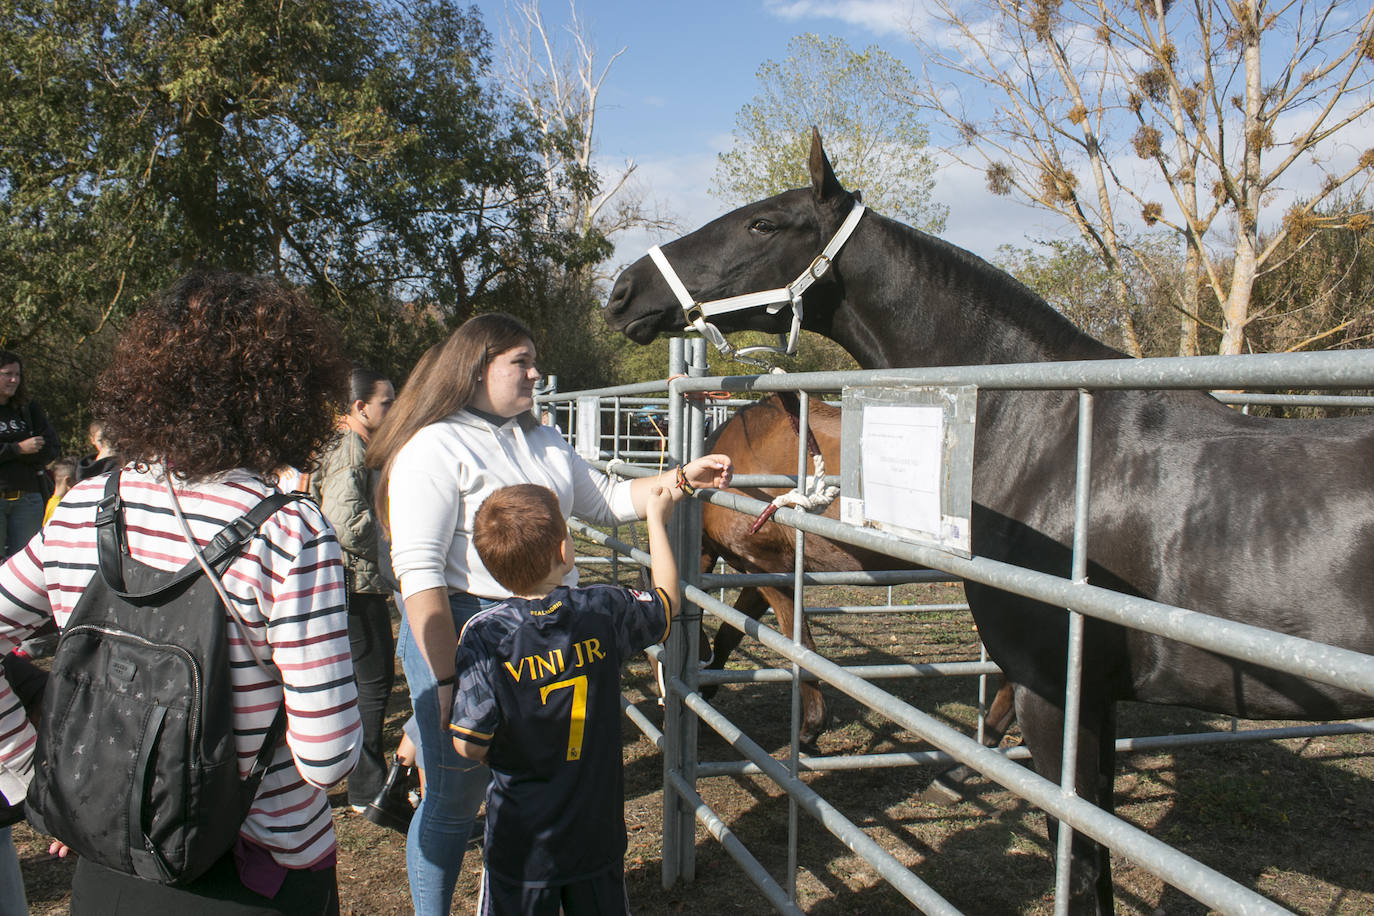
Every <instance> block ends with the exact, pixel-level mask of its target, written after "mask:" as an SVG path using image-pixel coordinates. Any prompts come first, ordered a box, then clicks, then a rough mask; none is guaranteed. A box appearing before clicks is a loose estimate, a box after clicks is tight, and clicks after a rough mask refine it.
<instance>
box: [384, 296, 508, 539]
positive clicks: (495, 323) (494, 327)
mask: <svg viewBox="0 0 1374 916" xmlns="http://www.w3.org/2000/svg"><path fill="white" fill-rule="evenodd" d="M527 340H534V335H533V334H531V333H530V329H529V328H527V327H525V325H524V324H523V323H521V321H520V320H519V319H518V318H514V317H512V316H510V315H507V314H506V313H505V312H488V313H486V314H484V315H477V316H476V317H474V318H469V319H468V320H467V321H465V322H463V324H462V325H461V326H459V328H458V329H457V330H456V331H454V332H453V333H452V334H450V335H449V336H448V339H446V340H445V341H444V342H443V343H438V344H435V345H434V346H432V347H430V348H429V349H428V350H426V351H425V353H424V355H423V356H421V357H420V359H419V361H418V362H416V363H415V368H413V369H411V370H410V375H409V376H408V377H407V378H406V382H405V385H404V386H403V387H402V388H401V392H400V394H398V395H397V396H396V403H395V404H393V405H392V407H391V410H390V411H388V412H387V415H386V419H384V420H383V421H382V426H381V428H380V429H378V430H377V432H376V433H374V434H373V435H372V438H371V439H370V440H369V441H368V444H367V466H368V467H370V468H380V469H381V473H380V474H379V475H378V476H379V478H380V479H379V480H378V482H377V493H376V505H375V509H376V516H377V522H378V524H379V525H381V527H382V531H383V532H384V533H385V534H386V536H387V537H390V536H391V502H390V498H389V489H390V487H389V484H390V478H391V466H392V464H393V463H394V462H395V460H396V455H397V454H398V453H399V452H400V451H401V448H402V447H403V446H404V445H405V444H406V443H407V442H409V441H410V440H411V438H412V437H413V436H414V435H415V434H416V433H418V432H419V431H420V430H422V429H424V428H425V427H426V426H429V425H430V424H431V423H437V422H438V421H440V420H442V419H444V417H447V416H451V415H452V414H455V413H457V412H458V411H459V410H462V409H463V408H464V407H466V406H468V405H469V404H471V403H472V398H473V395H475V394H476V393H477V386H478V384H480V382H481V378H482V374H483V373H484V372H485V371H486V368H487V366H488V365H489V364H490V363H491V361H492V360H493V359H495V358H496V357H497V356H499V355H500V354H502V353H504V352H506V351H507V350H509V349H511V348H512V347H517V346H519V345H520V344H522V343H524V342H525V341H527Z"/></svg>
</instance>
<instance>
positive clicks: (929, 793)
mask: <svg viewBox="0 0 1374 916" xmlns="http://www.w3.org/2000/svg"><path fill="white" fill-rule="evenodd" d="M918 800H919V801H922V802H925V803H926V804H927V805H939V806H940V807H942V808H952V807H954V806H955V805H957V804H959V803H960V802H962V801H963V800H964V794H963V793H962V792H960V791H959V790H958V789H956V788H955V787H954V786H951V785H950V784H949V783H947V782H945V781H944V780H943V779H940V778H939V777H938V776H937V777H936V778H935V779H933V780H931V782H930V785H928V786H926V790H925V791H924V792H922V793H921V795H920V798H919V799H918Z"/></svg>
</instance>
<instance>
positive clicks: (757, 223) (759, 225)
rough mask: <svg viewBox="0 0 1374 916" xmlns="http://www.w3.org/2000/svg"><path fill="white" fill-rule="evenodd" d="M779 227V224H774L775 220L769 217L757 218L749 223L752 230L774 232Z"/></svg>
mask: <svg viewBox="0 0 1374 916" xmlns="http://www.w3.org/2000/svg"><path fill="white" fill-rule="evenodd" d="M777 228H778V227H777V226H775V225H773V221H772V220H768V219H756V220H754V221H753V222H752V223H750V224H749V231H750V232H760V233H762V232H772V231H773V230H775V229H777Z"/></svg>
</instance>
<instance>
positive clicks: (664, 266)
mask: <svg viewBox="0 0 1374 916" xmlns="http://www.w3.org/2000/svg"><path fill="white" fill-rule="evenodd" d="M863 215H864V205H863V204H861V203H859V202H858V201H855V202H854V207H853V209H851V210H850V211H849V215H848V216H846V217H845V219H844V222H843V223H842V224H841V225H840V228H839V229H838V230H836V232H835V235H834V236H833V237H832V238H831V239H830V242H829V243H828V244H827V245H826V246H825V248H824V250H822V251H821V253H820V254H818V255H816V257H815V259H814V260H812V262H811V263H810V264H809V265H807V268H806V270H804V271H802V272H801V275H800V276H799V277H797V279H795V280H793V281H792V282H791V283H789V284H787V285H786V286H784V287H781V288H779V289H768V290H763V291H762V292H757V293H745V294H743V295H740V296H731V297H729V298H728V299H713V300H711V301H710V302H697V301H695V300H694V299H693V298H692V295H691V294H690V293H689V292H687V287H686V286H684V285H683V283H682V281H681V280H680V279H678V275H677V272H676V271H674V270H673V265H671V264H669V263H668V258H667V256H666V255H664V253H663V250H662V249H661V248H659V247H658V246H657V245H655V246H654V247H652V248H650V249H649V257H651V258H653V261H654V263H655V264H656V265H658V269H659V272H660V273H662V274H663V279H665V280H667V281H668V287H669V288H670V289H671V290H672V291H673V295H675V296H677V301H678V302H679V303H681V305H682V314H683V315H684V316H685V317H686V319H687V328H692V329H695V330H696V331H697V333H699V334H700V335H701V336H702V337H705V338H706V339H707V340H709V341H710V342H711V343H712V344H714V345H715V347H716V349H717V350H719V351H720V352H721V353H723V354H724V355H725V356H726V357H728V358H731V359H738V360H740V361H741V362H746V363H751V364H753V365H756V366H764V368H768V367H767V366H766V365H765V364H764V363H761V362H759V361H758V360H756V359H751V358H750V357H749V356H748V355H747V354H749V353H779V354H782V355H783V356H792V355H793V354H795V353H796V352H797V335H798V333H799V332H800V330H801V320H802V294H803V293H805V292H806V291H807V290H808V289H810V288H811V284H813V283H815V282H816V281H817V280H819V279H820V278H821V277H823V276H825V272H826V271H828V270H829V269H830V264H831V262H832V261H834V259H835V256H836V255H837V254H839V253H840V249H841V248H843V247H844V243H845V242H847V241H849V236H850V234H851V233H853V231H854V227H855V226H857V225H858V224H859V218H860V217H861V216H863ZM788 304H790V305H791V306H792V331H791V333H790V334H789V335H788V338H787V343H786V345H785V346H777V347H766V346H760V347H744V348H742V349H736V348H735V347H733V346H731V345H730V342H729V341H728V340H726V339H725V335H724V334H722V333H721V330H720V328H718V327H716V326H715V325H714V324H711V322H709V321H707V320H706V319H707V318H711V317H714V316H716V315H724V314H726V313H727V312H738V311H741V310H743V309H752V308H758V307H759V306H766V307H767V308H768V313H769V314H770V315H775V314H777V312H778V311H779V310H780V309H781V308H782V307H783V306H784V305H788ZM778 338H779V343H780V344H781V343H782V335H781V334H779V335H778Z"/></svg>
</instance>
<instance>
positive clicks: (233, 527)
mask: <svg viewBox="0 0 1374 916" xmlns="http://www.w3.org/2000/svg"><path fill="white" fill-rule="evenodd" d="M121 473H122V471H121V470H115V471H112V472H111V473H110V476H109V479H108V480H106V481H105V493H104V495H103V496H102V497H101V500H100V502H99V504H98V505H97V506H96V511H95V531H96V536H95V542H96V559H97V563H98V565H99V568H100V575H101V578H103V579H104V580H105V584H106V585H108V586H109V587H110V590H111V591H112V592H114V593H115V594H116V595H118V596H119V597H121V598H130V599H131V598H149V597H152V596H155V595H160V594H162V593H164V592H168V591H171V590H172V589H174V588H177V587H179V586H180V585H181V584H182V583H184V582H186V581H187V580H188V579H191V578H194V577H195V576H198V575H200V574H201V568H200V564H199V563H197V562H196V561H195V559H191V560H190V561H189V562H187V564H186V565H185V566H183V567H182V568H181V569H179V570H178V571H177V573H176V575H175V576H173V577H172V578H171V580H169V581H168V582H167V583H165V584H164V585H163V586H162V587H161V588H158V589H156V590H154V591H152V592H146V593H142V594H135V593H132V592H129V591H126V590H125V588H124V568H123V559H124V557H126V556H128V555H129V543H128V539H127V538H126V536H125V532H124V511H123V510H124V504H123V502H122V500H121V499H120V497H119V477H120V474H121ZM305 498H306V497H305V496H303V495H302V494H300V493H272V494H270V495H268V496H264V497H263V498H262V500H261V501H259V502H258V504H257V505H255V506H254V507H253V508H251V509H249V510H248V511H247V512H245V513H244V514H243V515H240V516H239V517H238V518H236V519H234V520H233V521H232V522H230V523H229V524H227V525H225V526H224V527H223V528H221V529H220V532H219V534H216V535H215V536H214V538H213V539H211V541H210V543H209V545H207V546H206V548H205V551H204V555H205V562H206V563H207V564H209V565H210V566H211V567H212V568H215V569H218V568H219V565H220V564H221V563H224V562H226V561H228V560H231V559H233V558H234V557H235V556H237V555H238V553H239V551H241V550H242V549H243V547H244V545H245V544H247V543H248V542H249V541H250V540H252V538H253V536H254V535H255V534H256V533H257V531H258V529H259V528H261V527H262V525H263V523H264V522H266V521H267V520H268V519H269V518H271V517H272V516H273V515H275V514H276V513H277V511H278V510H280V509H281V508H282V507H283V506H285V505H287V504H288V503H293V502H296V501H297V500H301V499H305Z"/></svg>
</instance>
